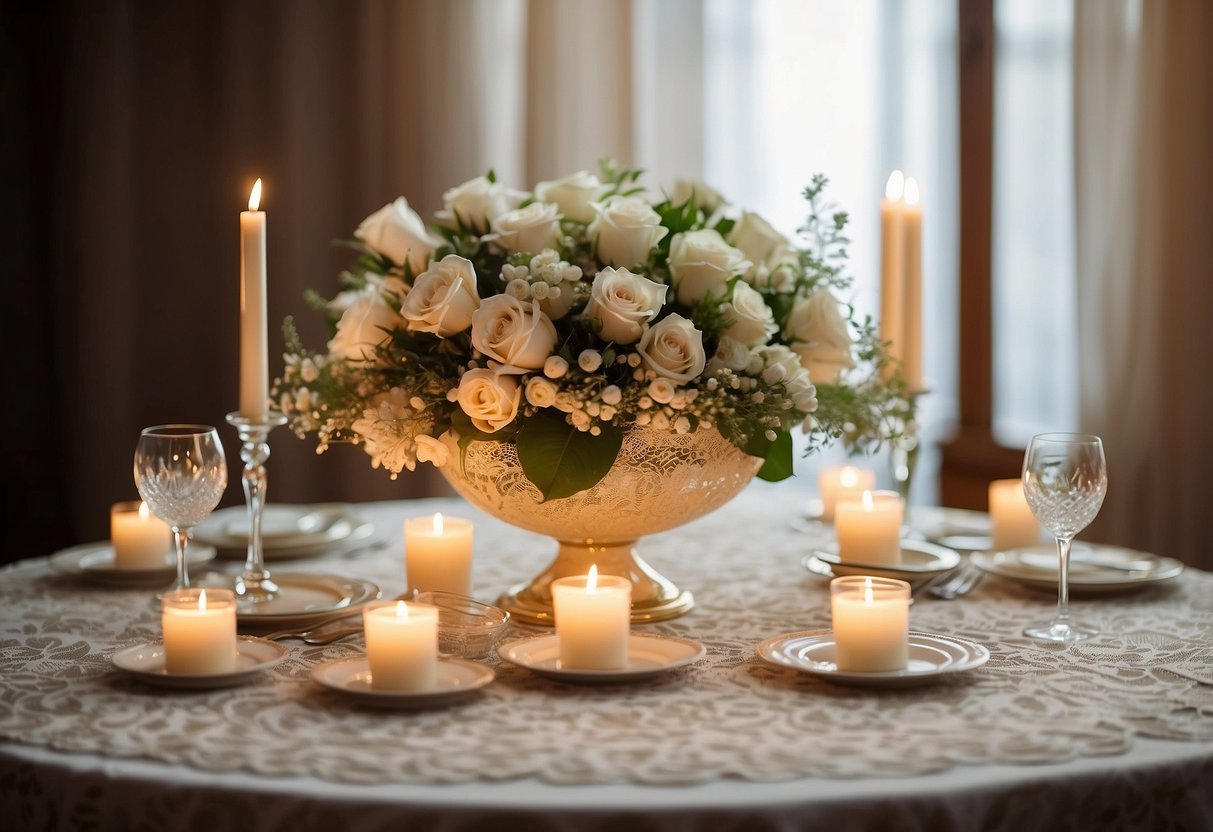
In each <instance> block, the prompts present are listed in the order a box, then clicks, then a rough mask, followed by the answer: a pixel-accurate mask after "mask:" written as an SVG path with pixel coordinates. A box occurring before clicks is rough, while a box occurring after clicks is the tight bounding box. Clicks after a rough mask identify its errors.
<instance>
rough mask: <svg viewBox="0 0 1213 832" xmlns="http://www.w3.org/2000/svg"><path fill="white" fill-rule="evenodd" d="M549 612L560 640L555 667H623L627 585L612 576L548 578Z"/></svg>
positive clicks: (628, 606) (594, 571)
mask: <svg viewBox="0 0 1213 832" xmlns="http://www.w3.org/2000/svg"><path fill="white" fill-rule="evenodd" d="M552 612H553V615H554V617H555V619H556V637H557V639H559V644H560V666H561V667H567V668H577V669H580V670H622V669H623V668H625V667H627V665H628V636H629V628H630V627H631V623H632V583H631V581H629V580H628V579H627V578H622V577H618V576H616V575H599V574H598V567H597V566H591V567H590V572H589V574H588V575H578V576H575V577H571V578H559V579H557V580H555V581H552Z"/></svg>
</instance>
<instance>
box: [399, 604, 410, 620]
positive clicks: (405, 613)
mask: <svg viewBox="0 0 1213 832" xmlns="http://www.w3.org/2000/svg"><path fill="white" fill-rule="evenodd" d="M396 617H397V618H408V617H409V605H408V604H406V603H404V602H403V601H397V602H396Z"/></svg>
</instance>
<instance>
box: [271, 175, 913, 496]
mask: <svg viewBox="0 0 1213 832" xmlns="http://www.w3.org/2000/svg"><path fill="white" fill-rule="evenodd" d="M825 185H826V180H825V179H824V178H823V177H820V176H819V177H816V178H814V180H813V182H812V184H811V185H810V186H809V187H808V188H806V189H805V192H804V196H805V198H806V200H807V203H808V220H807V222H806V223H805V225H804V226H803V227H802V228H800V229H799V230H798V233H799V234H800V242H799V244H797V243H794V242H793V241H792V240H790V239H788V238H787V237H785V236H783V235H782V234H780V233H779V232H777V231H776V230H775V229H774V228H772V227H771V225H770V224H769V223H768V222H766V221H765V220H764V219H763V218H762V217H760V216H759V215H757V214H755V213H752V212H748V211H742V210H738V209H735V208H734V207H733V206H732V205H730V204H729V203H728V202H727V201H726V200H725V199H724V198H723V197H722V196H721V195H720V194H718V193H717V192H715V191H714V190H712V189H711V188H709V187H706V186H704V185H702V184H698V183H687V182H677V183H675V185H674V186H673V187H672V188H670V189H668V190H666V191H663V192H660V193H654V192H649V191H647V190H646V189H645V188H644V186H643V185H642V184H641V182H640V173H639V172H638V171H629V170H621V169H618V168H617V167H615V166H614V165H613V164H611V163H604V164H603V165H602V169H601V171H600V172H599V175H594V174H591V173H588V172H585V171H582V172H578V173H575V174H572V175H571V176H567V177H564V178H563V179H559V180H556V181H550V182H540V183H539V184H538V185H536V186H535V188H534V190H533V191H531V192H524V191H518V190H513V189H510V188H508V187H505V186H504V185H502V184H501V183H499V182H497V181H496V177H495V176H494V175H493V173H492V172H490V173H489V174H488V175H487V176H481V177H477V178H476V179H473V180H471V181H469V182H466V183H464V184H462V185H460V186H458V187H456V188H452V189H451V190H449V191H447V192H446V193H445V194H444V197H443V198H444V204H445V207H444V208H443V210H441V211H439V212H438V213H437V215H436V216H435V219H434V223H433V224H432V225H431V226H428V227H427V225H426V224H425V223H424V222H423V221H422V219H421V218H420V217H419V216H418V215H417V213H416V212H414V211H413V210H412V209H411V208H410V207H409V204H408V202H407V201H406V200H405V199H404V198H403V197H401V198H399V199H397V200H396V201H395V202H393V203H391V204H389V205H386V206H384V207H383V208H382V209H380V210H379V211H377V212H375V213H374V214H372V215H371V216H369V217H367V218H366V220H364V221H363V223H362V224H361V225H360V226H359V227H358V229H357V231H355V233H354V236H355V237H356V241H354V242H351V243H350V244H349V245H351V246H352V247H353V248H354V249H355V250H356V251H357V252H358V257H357V260H356V262H355V263H354V265H353V267H352V268H351V269H350V270H349V271H347V272H345V273H343V274H342V275H341V281H342V291H341V292H340V293H339V294H338V295H337V296H336V297H335V298H332V299H327V298H323V297H321V296H319V295H316V294H315V293H309V300H310V301H311V302H312V304H313V305H314V306H316V307H318V308H319V309H320V310H321V311H323V313H324V314H325V315H326V316H327V320H328V323H329V332H330V336H331V337H330V340H329V342H328V345H327V348H326V349H324V350H322V351H311V350H308V349H306V348H305V347H304V345H303V344H302V343H301V340H300V338H299V336H298V334H297V332H296V331H295V328H294V325H293V322H292V321H291V320H290V319H288V320H287V322H286V324H285V327H284V329H285V334H286V344H287V352H286V365H285V372H284V375H283V377H282V378H281V379H279V380H278V381H277V382H276V384H275V388H274V396H275V398H276V400H277V401H278V403H279V405H280V407H281V409H282V412H283V413H284V414H285V415H286V416H287V418H288V419H289V423H290V425H291V426H292V428H293V429H294V431H295V432H296V433H297V434H298V435H300V436H304V435H306V434H309V433H315V434H316V435H317V437H318V440H319V444H318V449H317V450H318V452H319V451H323V450H325V449H326V448H327V447H329V446H330V444H331V443H333V442H338V441H340V442H353V443H355V444H358V445H361V446H362V448H363V449H364V450H365V451H366V453H367V454H368V455H369V456H370V458H371V465H372V466H373V467H375V468H384V469H386V470H387V471H388V472H389V473H390V475H391V476H392V477H395V476H396V475H397V474H399V473H400V471H401V470H404V469H408V470H410V471H411V470H413V469H414V468H415V466H416V464H417V463H418V462H429V463H432V464H434V465H437V466H444V465H449V464H451V462H452V460H451V457H452V456H453V454H452V449H453V448H455V449H466V448H467V447H468V445H469V444H470V443H474V442H484V441H488V442H509V443H512V444H516V447H517V457H518V461H519V462H520V463H521V466H522V469H523V471H524V472H525V475H526V477H527V479H529V480H530V482H531V483H533V484H534V485H535V486H536V487H537V488H538V489H539V492H540V494H541V495H542V499H543V500H557V499H562V498H566V497H570V496H571V495H575V494H578V493H580V492H583V491H585V490H586V489H589V488H591V487H593V486H594V485H595V484H596V483H598V482H599V481H600V480H601V479H602V478H603V477H604V476H605V475H606V473H607V472H608V471H609V470H610V468H611V466H612V464H614V462H615V460H616V457H617V455H618V454H619V452H620V448H621V445H622V442H623V438H624V436H625V434H626V433H627V432H628V431H629V430H632V429H635V428H645V429H649V430H656V431H665V432H670V433H672V434H675V435H680V434H693V433H695V432H697V431H704V430H716V431H718V432H719V433H720V434H721V435H722V436H723V437H725V438H726V439H727V440H728V441H729V442H730V443H732V444H733V445H735V446H736V447H737V448H739V449H741V450H743V451H744V452H745V453H746V454H748V455H749V456H752V457H758V458H761V459H762V460H764V462H763V464H762V466H761V469H760V470H759V472H758V475H759V476H760V477H763V478H765V479H771V480H777V479H782V478H784V477H787V476H790V475H791V473H792V454H793V450H792V448H793V445H792V440H791V435H790V432H791V431H792V430H793V429H795V428H797V427H800V426H803V427H804V428H805V429H806V431H807V432H808V434H809V445H808V446H809V448H810V449H812V448H815V447H817V446H819V445H820V444H821V443H823V442H825V441H829V440H831V439H837V438H842V439H843V440H844V441H846V442H847V443H848V444H849V445H852V446H864V445H869V444H871V443H879V442H880V441H881V440H882V439H885V438H888V437H889V436H891V435H893V434H894V433H895V432H896V430H897V429H898V426H899V425H901V424H904V423H905V421H906V420H907V419H908V418H909V415H910V414H909V408H910V398H909V396H908V395H907V391H906V388H905V385H904V384H903V383H902V382H901V381H900V379H899V377H898V376H897V375H896V373H893V372H889V370H890V369H891V368H889V367H888V366H887V364H888V359H887V358H886V357H885V353H884V350H883V346H882V344H881V343H880V342H879V340H878V338H877V337H876V335H875V327H874V324H873V322H872V321H871V320H866V319H865V320H859V319H857V317H856V315H855V313H854V310H853V309H851V307H849V306H847V305H844V304H843V303H842V302H840V299H839V296H840V294H841V293H843V292H845V291H846V290H847V288H848V286H849V284H850V278H849V277H848V276H847V275H846V273H845V272H844V265H845V261H846V245H847V242H848V241H847V239H846V237H845V236H844V231H845V225H846V221H847V218H846V215H845V214H844V213H840V212H835V213H829V210H828V208H827V206H825V205H824V204H823V201H822V193H823V190H824V188H825ZM827 213H829V215H828V216H824V215H825V214H827Z"/></svg>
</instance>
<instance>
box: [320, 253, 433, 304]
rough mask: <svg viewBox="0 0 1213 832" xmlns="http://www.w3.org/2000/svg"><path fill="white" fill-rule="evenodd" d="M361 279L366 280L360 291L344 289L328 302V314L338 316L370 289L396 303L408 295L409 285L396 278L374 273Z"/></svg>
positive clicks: (423, 265) (367, 274)
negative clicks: (393, 299)
mask: <svg viewBox="0 0 1213 832" xmlns="http://www.w3.org/2000/svg"><path fill="white" fill-rule="evenodd" d="M422 268H425V264H422ZM363 277H365V278H366V285H365V286H363V287H362V288H360V289H346V290H345V291H344V292H341V293H339V294H338V295H337V297H335V298H333V299H332V300H330V301H329V302H328V309H329V312H332V313H333V314H334V315H340V314H341V313H342V312H344V311H345V310H347V309H349V308H350V306H351V305H352V304H353V303H354V302H355V301H357V300H358V299H359V298H360V297H362V295H363V293H365V292H366V291H368V290H369V289H372V288H373V289H375V290H376V291H378V292H379V293H380V294H382V295H390V296H392V297H394V298H396V300H397V301H399V300H400V299H401V298H403V297H404V296H405V295H407V294H408V293H409V285H408V284H407V283H405V282H404V281H403V280H401V279H400V278H398V277H385V276H384V275H381V274H375V273H374V272H367V273H366V274H365V275H363Z"/></svg>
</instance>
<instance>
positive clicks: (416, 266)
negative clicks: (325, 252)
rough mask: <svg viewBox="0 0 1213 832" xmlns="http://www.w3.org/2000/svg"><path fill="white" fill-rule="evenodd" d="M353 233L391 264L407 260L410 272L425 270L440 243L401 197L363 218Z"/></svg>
mask: <svg viewBox="0 0 1213 832" xmlns="http://www.w3.org/2000/svg"><path fill="white" fill-rule="evenodd" d="M354 236H355V237H357V238H358V239H359V240H361V241H362V242H364V243H366V244H367V246H369V247H370V248H371V249H373V250H374V251H376V252H378V253H379V254H382V255H384V256H385V257H387V258H388V259H389V260H391V261H392V262H393V263H397V264H399V265H401V266H403V265H404V264H405V263H408V264H409V268H411V269H412V271H413V274H417V273H418V272H420V271H422V270H423V269H425V266H426V264H427V263H429V262H430V255H431V254H433V253H434V249H436V248H438V246H440V245H442V240H441V239H440V238H438V237H436V236H434V235H433V234H431V233H430V232H429V231H427V230H426V227H425V223H424V222H423V221H422V219H421V217H419V216H417V212H416V211H414V210H413V209H412V208H410V207H409V203H408V200H406V199H405V198H404V197H402V196H401V197H397V198H396V201H395V202H389V203H388V204H387V205H384V206H383V207H382V208H380V209H379V210H378V211H376V212H375V213H373V214H371V215H370V216H369V217H367V218H366V219H364V220H363V221H362V224H361V225H359V226H358V230H356V231H355V232H354Z"/></svg>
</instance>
